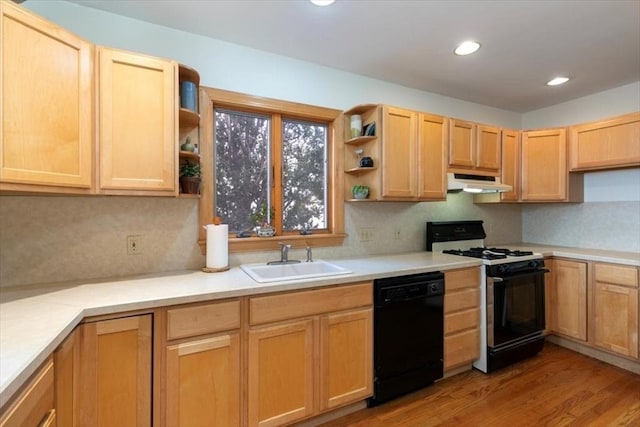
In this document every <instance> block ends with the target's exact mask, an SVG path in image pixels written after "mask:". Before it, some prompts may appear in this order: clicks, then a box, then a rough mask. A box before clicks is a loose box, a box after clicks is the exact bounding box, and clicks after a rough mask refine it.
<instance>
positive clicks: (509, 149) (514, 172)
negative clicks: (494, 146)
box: [500, 129, 520, 202]
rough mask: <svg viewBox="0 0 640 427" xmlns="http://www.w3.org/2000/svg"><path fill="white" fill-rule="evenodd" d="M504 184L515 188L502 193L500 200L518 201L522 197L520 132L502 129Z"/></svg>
mask: <svg viewBox="0 0 640 427" xmlns="http://www.w3.org/2000/svg"><path fill="white" fill-rule="evenodd" d="M500 173H501V179H502V183H503V184H507V185H510V186H511V187H513V190H511V191H507V192H504V193H500V200H501V201H504V202H517V201H518V200H519V199H520V132H519V131H516V130H508V129H503V130H502V168H501V170H500Z"/></svg>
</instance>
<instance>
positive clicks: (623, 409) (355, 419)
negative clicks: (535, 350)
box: [323, 343, 640, 427]
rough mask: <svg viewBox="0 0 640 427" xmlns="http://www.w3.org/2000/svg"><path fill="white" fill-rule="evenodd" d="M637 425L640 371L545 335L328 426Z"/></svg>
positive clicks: (639, 413)
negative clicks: (509, 359)
mask: <svg viewBox="0 0 640 427" xmlns="http://www.w3.org/2000/svg"><path fill="white" fill-rule="evenodd" d="M440 425H444V426H456V427H462V426H474V427H475V426H491V427H499V426H508V427H521V426H525V427H526V426H640V376H639V375H636V374H633V373H631V372H628V371H625V370H623V369H620V368H617V367H615V366H611V365H608V364H606V363H604V362H600V361H598V360H596V359H592V358H590V357H587V356H583V355H581V354H578V353H575V352H573V351H571V350H567V349H565V348H562V347H559V346H557V345H554V344H551V343H546V344H545V348H544V349H543V351H542V352H541V353H540V354H539V355H538V356H536V357H533V358H531V359H528V360H525V361H523V362H520V363H518V364H516V365H512V366H509V367H507V368H504V369H502V370H499V371H496V372H494V373H492V374H490V375H485V374H482V373H480V372H479V371H476V370H473V371H468V372H465V373H462V374H459V375H457V376H455V377H451V378H447V379H445V380H442V381H439V382H437V383H436V384H434V385H432V386H429V387H426V388H424V389H422V390H420V391H417V392H415V393H413V394H410V395H407V396H404V397H401V398H399V399H396V400H394V401H391V402H388V403H386V404H384V405H380V406H378V407H375V408H370V409H364V410H361V411H358V412H355V413H353V414H350V415H348V416H345V417H343V418H339V419H337V420H334V421H331V422H329V423H326V424H323V426H325V427H341V426H349V427H378V426H385V427H388V426H394V427H395V426H398V427H409V426H411V427H418V426H419V427H427V426H440Z"/></svg>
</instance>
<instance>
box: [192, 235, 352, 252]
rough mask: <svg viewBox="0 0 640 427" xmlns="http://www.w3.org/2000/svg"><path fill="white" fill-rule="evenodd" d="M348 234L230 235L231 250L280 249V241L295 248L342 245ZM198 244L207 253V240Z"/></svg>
mask: <svg viewBox="0 0 640 427" xmlns="http://www.w3.org/2000/svg"><path fill="white" fill-rule="evenodd" d="M345 237H347V235H346V234H311V235H308V236H303V235H297V234H288V235H284V236H273V237H244V238H238V237H229V252H255V251H264V250H278V249H279V247H280V246H279V245H278V243H279V242H283V243H287V244H290V245H291V247H292V248H294V249H300V248H304V247H305V246H311V247H314V248H316V247H322V246H340V245H342V242H343V241H344V239H345ZM198 244H199V245H200V248H201V249H202V253H203V254H205V253H206V250H207V241H206V240H199V241H198Z"/></svg>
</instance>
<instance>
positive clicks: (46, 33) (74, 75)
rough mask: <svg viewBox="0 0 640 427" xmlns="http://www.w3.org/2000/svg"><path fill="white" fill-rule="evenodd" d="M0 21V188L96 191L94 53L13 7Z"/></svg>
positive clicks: (7, 6)
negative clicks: (93, 165) (93, 164)
mask: <svg viewBox="0 0 640 427" xmlns="http://www.w3.org/2000/svg"><path fill="white" fill-rule="evenodd" d="M0 15H1V19H2V21H1V23H0V30H1V33H2V36H1V37H0V44H1V45H0V70H2V71H1V72H0V77H1V78H0V80H1V82H0V99H2V114H1V116H2V117H1V118H0V181H1V183H0V189H8V190H22V191H31V189H33V190H34V191H48V192H79V193H88V192H90V190H91V184H92V163H91V162H92V157H93V66H92V64H93V62H92V61H93V60H92V55H93V46H92V45H91V44H90V43H88V42H86V41H84V40H82V39H80V38H79V37H77V36H75V35H74V34H71V33H69V32H67V31H65V30H64V29H62V28H60V27H58V26H56V25H54V24H52V23H50V22H47V21H45V20H43V19H41V18H39V17H37V16H35V15H33V14H31V13H29V12H27V11H25V10H23V9H22V8H20V7H18V6H14V5H12V4H11V3H10V2H6V1H2V2H0ZM20 184H29V185H32V184H35V185H38V186H41V187H39V188H38V187H30V186H29V185H26V186H25V185H20Z"/></svg>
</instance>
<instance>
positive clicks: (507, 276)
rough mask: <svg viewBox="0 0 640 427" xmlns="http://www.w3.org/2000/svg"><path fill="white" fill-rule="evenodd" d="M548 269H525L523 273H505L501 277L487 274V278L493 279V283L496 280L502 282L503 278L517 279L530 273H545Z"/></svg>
mask: <svg viewBox="0 0 640 427" xmlns="http://www.w3.org/2000/svg"><path fill="white" fill-rule="evenodd" d="M549 272H550V271H549V270H547V269H546V268H538V269H535V270H532V271H527V272H524V273H520V274H513V275H509V274H507V275H505V276H502V277H491V276H488V277H487V279H489V280H493V281H494V282H495V283H497V282H504V281H505V280H509V279H518V278H520V277H526V276H531V275H532V274H545V273H549Z"/></svg>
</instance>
